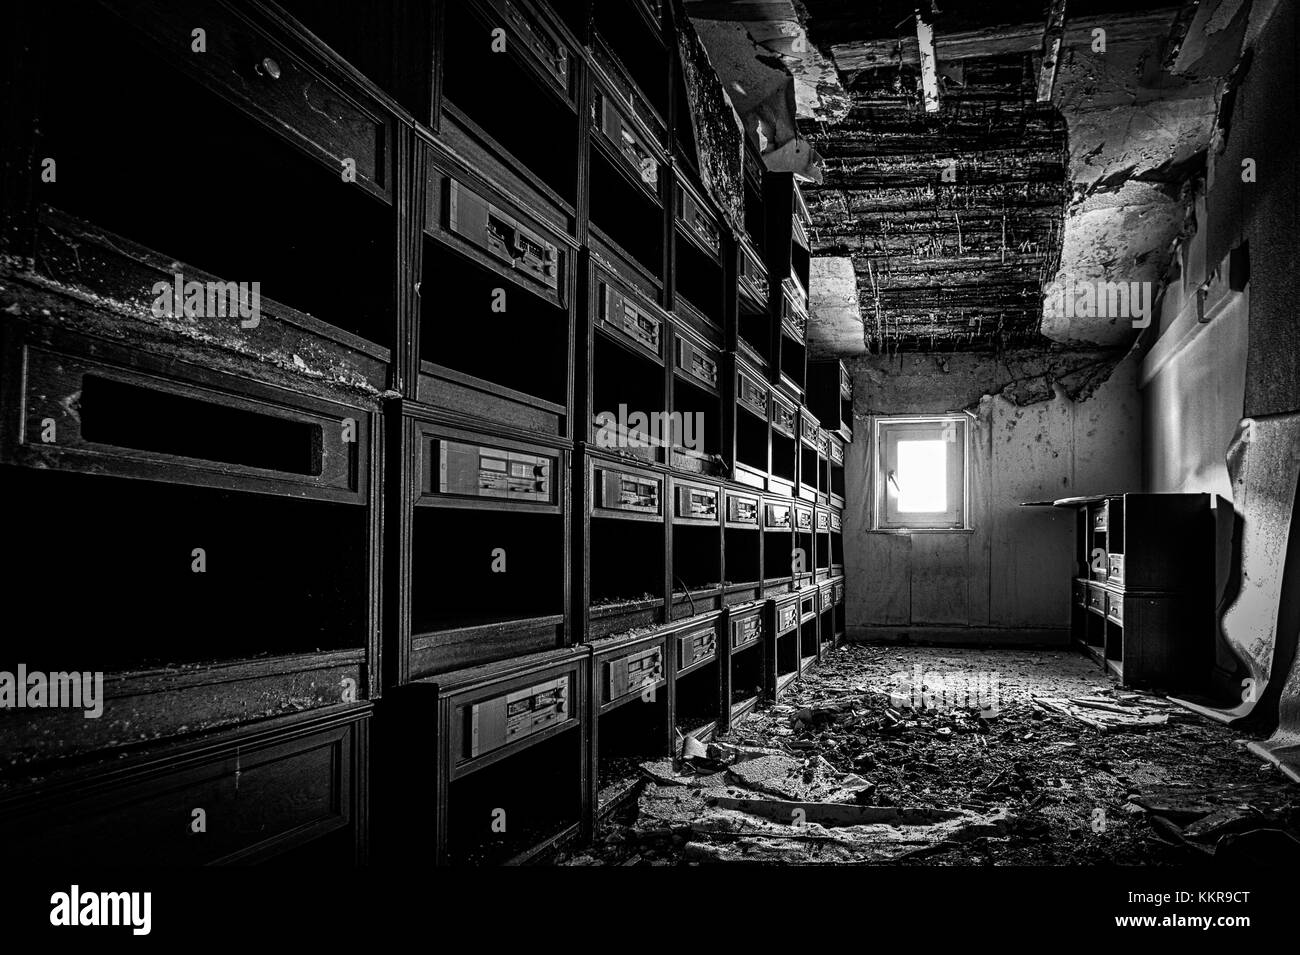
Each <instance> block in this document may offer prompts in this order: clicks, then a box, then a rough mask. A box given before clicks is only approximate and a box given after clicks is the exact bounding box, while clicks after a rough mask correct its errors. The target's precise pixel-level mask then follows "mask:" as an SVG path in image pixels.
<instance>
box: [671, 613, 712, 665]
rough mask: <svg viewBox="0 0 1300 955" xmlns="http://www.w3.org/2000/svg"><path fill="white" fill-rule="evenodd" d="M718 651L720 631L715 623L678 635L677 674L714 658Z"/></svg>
mask: <svg viewBox="0 0 1300 955" xmlns="http://www.w3.org/2000/svg"><path fill="white" fill-rule="evenodd" d="M717 653H718V631H717V628H716V627H715V626H714V625H713V624H709V625H708V626H707V627H701V628H700V629H698V630H693V631H691V632H690V633H683V634H680V635H679V636H678V637H677V674H678V676H680V675H682V674H683V673H685V672H686V671H687V670H690V669H693V668H694V667H696V666H699V665H700V664H703V663H707V662H708V661H709V660H712V659H713V658H714V657H715V656H717Z"/></svg>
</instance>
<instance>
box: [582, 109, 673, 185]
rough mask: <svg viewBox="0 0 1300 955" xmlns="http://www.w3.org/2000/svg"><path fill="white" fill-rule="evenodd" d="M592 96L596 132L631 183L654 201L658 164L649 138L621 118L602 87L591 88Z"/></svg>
mask: <svg viewBox="0 0 1300 955" xmlns="http://www.w3.org/2000/svg"><path fill="white" fill-rule="evenodd" d="M591 94H592V95H591V120H592V124H593V125H594V126H595V128H596V130H597V132H599V133H600V135H601V136H602V137H603V138H604V140H605V142H606V143H607V144H608V145H609V147H610V148H611V149H612V150H613V151H614V153H615V155H617V156H618V157H619V158H620V159H621V160H622V161H623V163H624V165H625V167H626V168H627V170H628V172H629V173H630V174H631V176H632V178H633V180H635V181H636V182H638V183H639V184H640V185H641V187H642V188H643V189H645V190H646V191H647V192H649V193H650V194H652V195H654V196H655V197H656V198H657V197H658V194H659V166H660V162H659V158H658V156H657V155H656V154H655V151H654V150H653V149H652V148H651V147H650V145H649V136H648V135H646V134H645V133H644V132H642V131H641V130H640V129H639V128H638V126H637V124H636V123H634V122H633V121H632V120H631V119H630V118H629V117H627V116H625V115H624V113H623V111H622V110H621V109H620V108H619V104H618V102H617V101H616V100H615V98H614V97H613V96H611V95H610V94H609V92H607V90H606V89H605V88H604V87H601V86H599V85H595V86H593V87H592V91H591Z"/></svg>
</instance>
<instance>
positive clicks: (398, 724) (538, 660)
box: [376, 579, 843, 864]
mask: <svg viewBox="0 0 1300 955" xmlns="http://www.w3.org/2000/svg"><path fill="white" fill-rule="evenodd" d="M823 595H824V596H823ZM806 596H807V597H808V599H811V600H813V601H814V604H815V605H816V606H817V607H818V610H819V612H820V610H821V607H820V601H822V600H825V601H826V602H827V608H828V609H833V608H835V607H837V606H840V605H842V603H843V581H842V579H841V580H838V581H831V582H827V583H825V584H823V585H822V586H821V587H819V588H817V589H815V590H809V591H808V592H807V594H806ZM776 603H777V602H776V601H760V602H757V603H754V604H750V605H746V606H744V607H733V608H730V609H729V610H727V611H725V612H720V613H714V614H709V615H707V616H706V617H703V618H693V619H690V620H686V621H681V622H679V623H676V624H673V625H671V626H668V627H664V628H662V629H659V630H657V631H656V632H654V633H651V634H642V635H637V636H630V637H629V636H622V637H618V636H616V637H610V638H608V639H605V640H600V641H597V642H595V643H591V644H583V645H579V646H576V647H572V648H568V649H564V650H556V651H550V652H546V653H539V654H533V655H529V656H527V657H520V658H516V659H512V660H508V661H502V662H500V663H495V664H488V665H484V666H480V667H474V668H471V669H468V670H461V671H456V672H452V673H446V674H442V675H440V676H436V677H430V678H427V679H423V680H417V681H415V682H412V683H410V684H407V685H405V686H402V687H399V688H397V689H396V690H394V691H392V692H391V693H390V694H389V695H388V696H387V697H386V698H385V700H384V701H383V703H382V704H381V705H382V707H383V710H384V712H385V714H386V715H385V724H386V726H387V727H388V731H389V732H390V733H393V734H394V737H393V738H390V739H389V740H388V741H387V746H389V747H390V748H391V751H392V752H393V754H394V758H393V761H392V762H388V763H383V764H381V765H380V766H379V768H378V772H377V777H376V778H377V786H380V787H382V789H381V790H379V791H378V793H377V797H376V803H377V804H383V805H390V804H391V805H394V806H395V807H396V806H400V805H408V804H409V805H415V804H419V805H421V806H422V807H424V809H425V810H426V811H427V809H428V808H429V807H431V806H432V807H436V809H437V820H436V825H435V826H433V827H427V828H424V827H422V829H421V833H422V834H419V835H416V836H415V837H414V838H415V842H412V841H410V837H409V835H408V836H403V838H402V840H401V845H400V846H396V845H389V846H387V847H386V848H387V851H391V852H393V853H395V854H399V855H403V856H404V855H406V854H408V853H414V854H415V855H417V856H419V857H422V858H429V857H432V858H434V859H435V860H436V861H437V862H438V863H440V864H446V863H449V862H450V863H465V862H521V861H525V860H526V859H528V858H529V857H531V856H534V855H536V854H537V853H538V852H540V851H541V850H543V849H545V848H547V847H549V846H551V845H554V844H555V842H557V841H559V840H561V839H564V838H568V837H573V836H576V835H578V834H579V833H580V832H585V834H587V835H588V836H589V835H590V833H591V830H592V825H593V822H594V814H595V811H596V809H597V808H598V804H597V803H598V795H597V792H596V783H597V776H598V773H597V766H598V760H599V753H598V750H599V743H598V742H595V732H594V731H595V729H596V726H597V725H598V721H599V719H600V717H602V716H603V715H605V714H608V713H610V712H613V711H615V710H617V709H619V708H621V707H624V706H627V705H630V704H635V703H637V702H638V701H649V702H656V701H658V703H659V705H661V706H664V707H666V708H667V712H668V718H667V720H666V728H665V732H664V733H663V738H662V740H661V741H660V744H655V743H654V742H651V743H648V744H647V749H646V751H645V752H644V753H643V755H644V756H645V757H646V758H649V757H650V756H662V755H666V754H667V752H668V751H669V748H670V747H671V745H672V735H671V730H672V727H673V724H674V719H673V716H672V711H671V703H670V702H669V701H670V700H671V699H672V698H673V696H674V694H673V684H675V682H676V681H677V680H678V679H679V678H681V677H685V676H687V675H688V674H690V673H692V672H695V671H697V670H698V669H699V668H701V667H703V666H707V665H708V664H709V663H710V662H713V661H719V662H721V661H723V660H729V659H730V658H731V656H732V654H733V652H739V651H747V650H749V649H750V648H752V647H755V646H758V645H760V644H761V643H762V641H763V639H764V636H765V635H766V634H772V635H773V636H774V637H775V636H776V635H777V634H776V633H774V631H773V629H772V627H773V623H771V622H768V617H769V615H772V619H773V620H774V621H776V617H775V616H774V615H775V613H776V611H775V607H776ZM794 606H796V607H798V606H799V603H798V601H796V602H795V604H794ZM783 623H784V620H783V619H782V620H780V621H777V624H778V628H779V625H781V624H783ZM827 642H829V641H827ZM719 689H720V691H721V689H722V688H721V686H720V687H719ZM722 703H723V700H722V698H721V696H720V699H719V707H718V717H717V726H716V729H718V730H721V729H725V728H726V726H727V725H728V724H729V723H730V722H731V718H732V712H731V710H730V708H729V707H728V708H727V709H723V707H722ZM431 722H432V723H433V725H432V726H431V725H430V723H431ZM431 732H432V733H436V735H437V737H438V743H437V747H436V750H435V749H434V748H433V747H431V746H430V745H429V735H430V733H431ZM397 737H400V738H397ZM565 737H568V740H569V745H567V746H565V745H563V744H562V743H557V742H556V741H558V740H562V739H564V738H565ZM610 742H611V744H612V743H613V742H614V741H613V740H611V741H610ZM593 743H594V745H593ZM543 746H549V747H551V748H550V749H548V750H547V752H546V757H545V766H546V772H547V774H548V776H549V777H550V778H551V780H552V787H551V788H561V789H567V790H568V792H569V797H568V799H567V800H563V801H562V802H561V804H556V803H554V802H551V803H550V804H549V805H548V808H550V809H551V810H552V811H553V817H552V818H549V819H546V820H540V821H539V820H537V819H536V818H535V817H534V816H532V815H530V812H531V811H532V809H534V808H535V807H534V806H532V804H531V801H532V800H534V799H535V798H536V793H535V792H533V791H531V789H529V788H522V789H521V788H519V787H517V786H504V787H502V786H498V785H491V784H488V783H483V784H478V785H476V784H475V779H476V777H479V776H480V775H482V776H489V775H490V774H493V773H496V774H497V775H499V776H501V778H502V779H503V780H504V779H507V778H517V773H518V768H517V767H516V766H513V765H511V764H512V762H513V761H516V760H518V759H519V758H521V757H522V758H527V756H526V754H528V753H530V752H531V751H536V750H537V749H538V748H540V747H543ZM435 751H436V752H438V753H440V754H442V756H441V757H440V758H438V759H433V758H427V759H421V758H417V759H412V758H411V757H410V754H411V753H413V752H414V753H432V752H435ZM398 754H403V755H401V757H400V761H399V760H398V759H397V756H398ZM458 790H459V792H458ZM549 798H550V797H549V796H548V799H549ZM390 799H391V800H392V801H393V802H392V803H389V800H390ZM481 800H486V801H481ZM516 818H528V819H529V820H530V825H529V826H527V827H520V828H521V829H524V831H525V832H526V835H525V836H524V838H523V839H522V841H521V840H519V839H517V838H515V837H513V836H512V835H511V832H512V825H513V824H512V822H511V820H513V819H516ZM494 821H496V822H498V823H500V822H502V821H504V823H505V825H498V826H495V827H494V826H493V825H492V823H493V822H494Z"/></svg>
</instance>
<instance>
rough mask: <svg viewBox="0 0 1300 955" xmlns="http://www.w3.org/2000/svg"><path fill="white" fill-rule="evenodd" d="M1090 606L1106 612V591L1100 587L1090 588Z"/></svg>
mask: <svg viewBox="0 0 1300 955" xmlns="http://www.w3.org/2000/svg"><path fill="white" fill-rule="evenodd" d="M1088 606H1089V607H1090V608H1091V609H1093V610H1096V611H1098V612H1100V613H1103V614H1104V613H1105V612H1106V591H1104V590H1102V589H1101V588H1100V587H1089V588H1088Z"/></svg>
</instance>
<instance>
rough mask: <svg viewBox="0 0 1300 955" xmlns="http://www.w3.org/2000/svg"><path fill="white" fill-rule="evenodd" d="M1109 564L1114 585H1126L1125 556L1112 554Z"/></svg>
mask: <svg viewBox="0 0 1300 955" xmlns="http://www.w3.org/2000/svg"><path fill="white" fill-rule="evenodd" d="M1108 563H1109V566H1110V579H1111V581H1112V582H1113V583H1117V584H1122V583H1124V555H1123V554H1111V555H1110V557H1109V559H1108Z"/></svg>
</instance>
